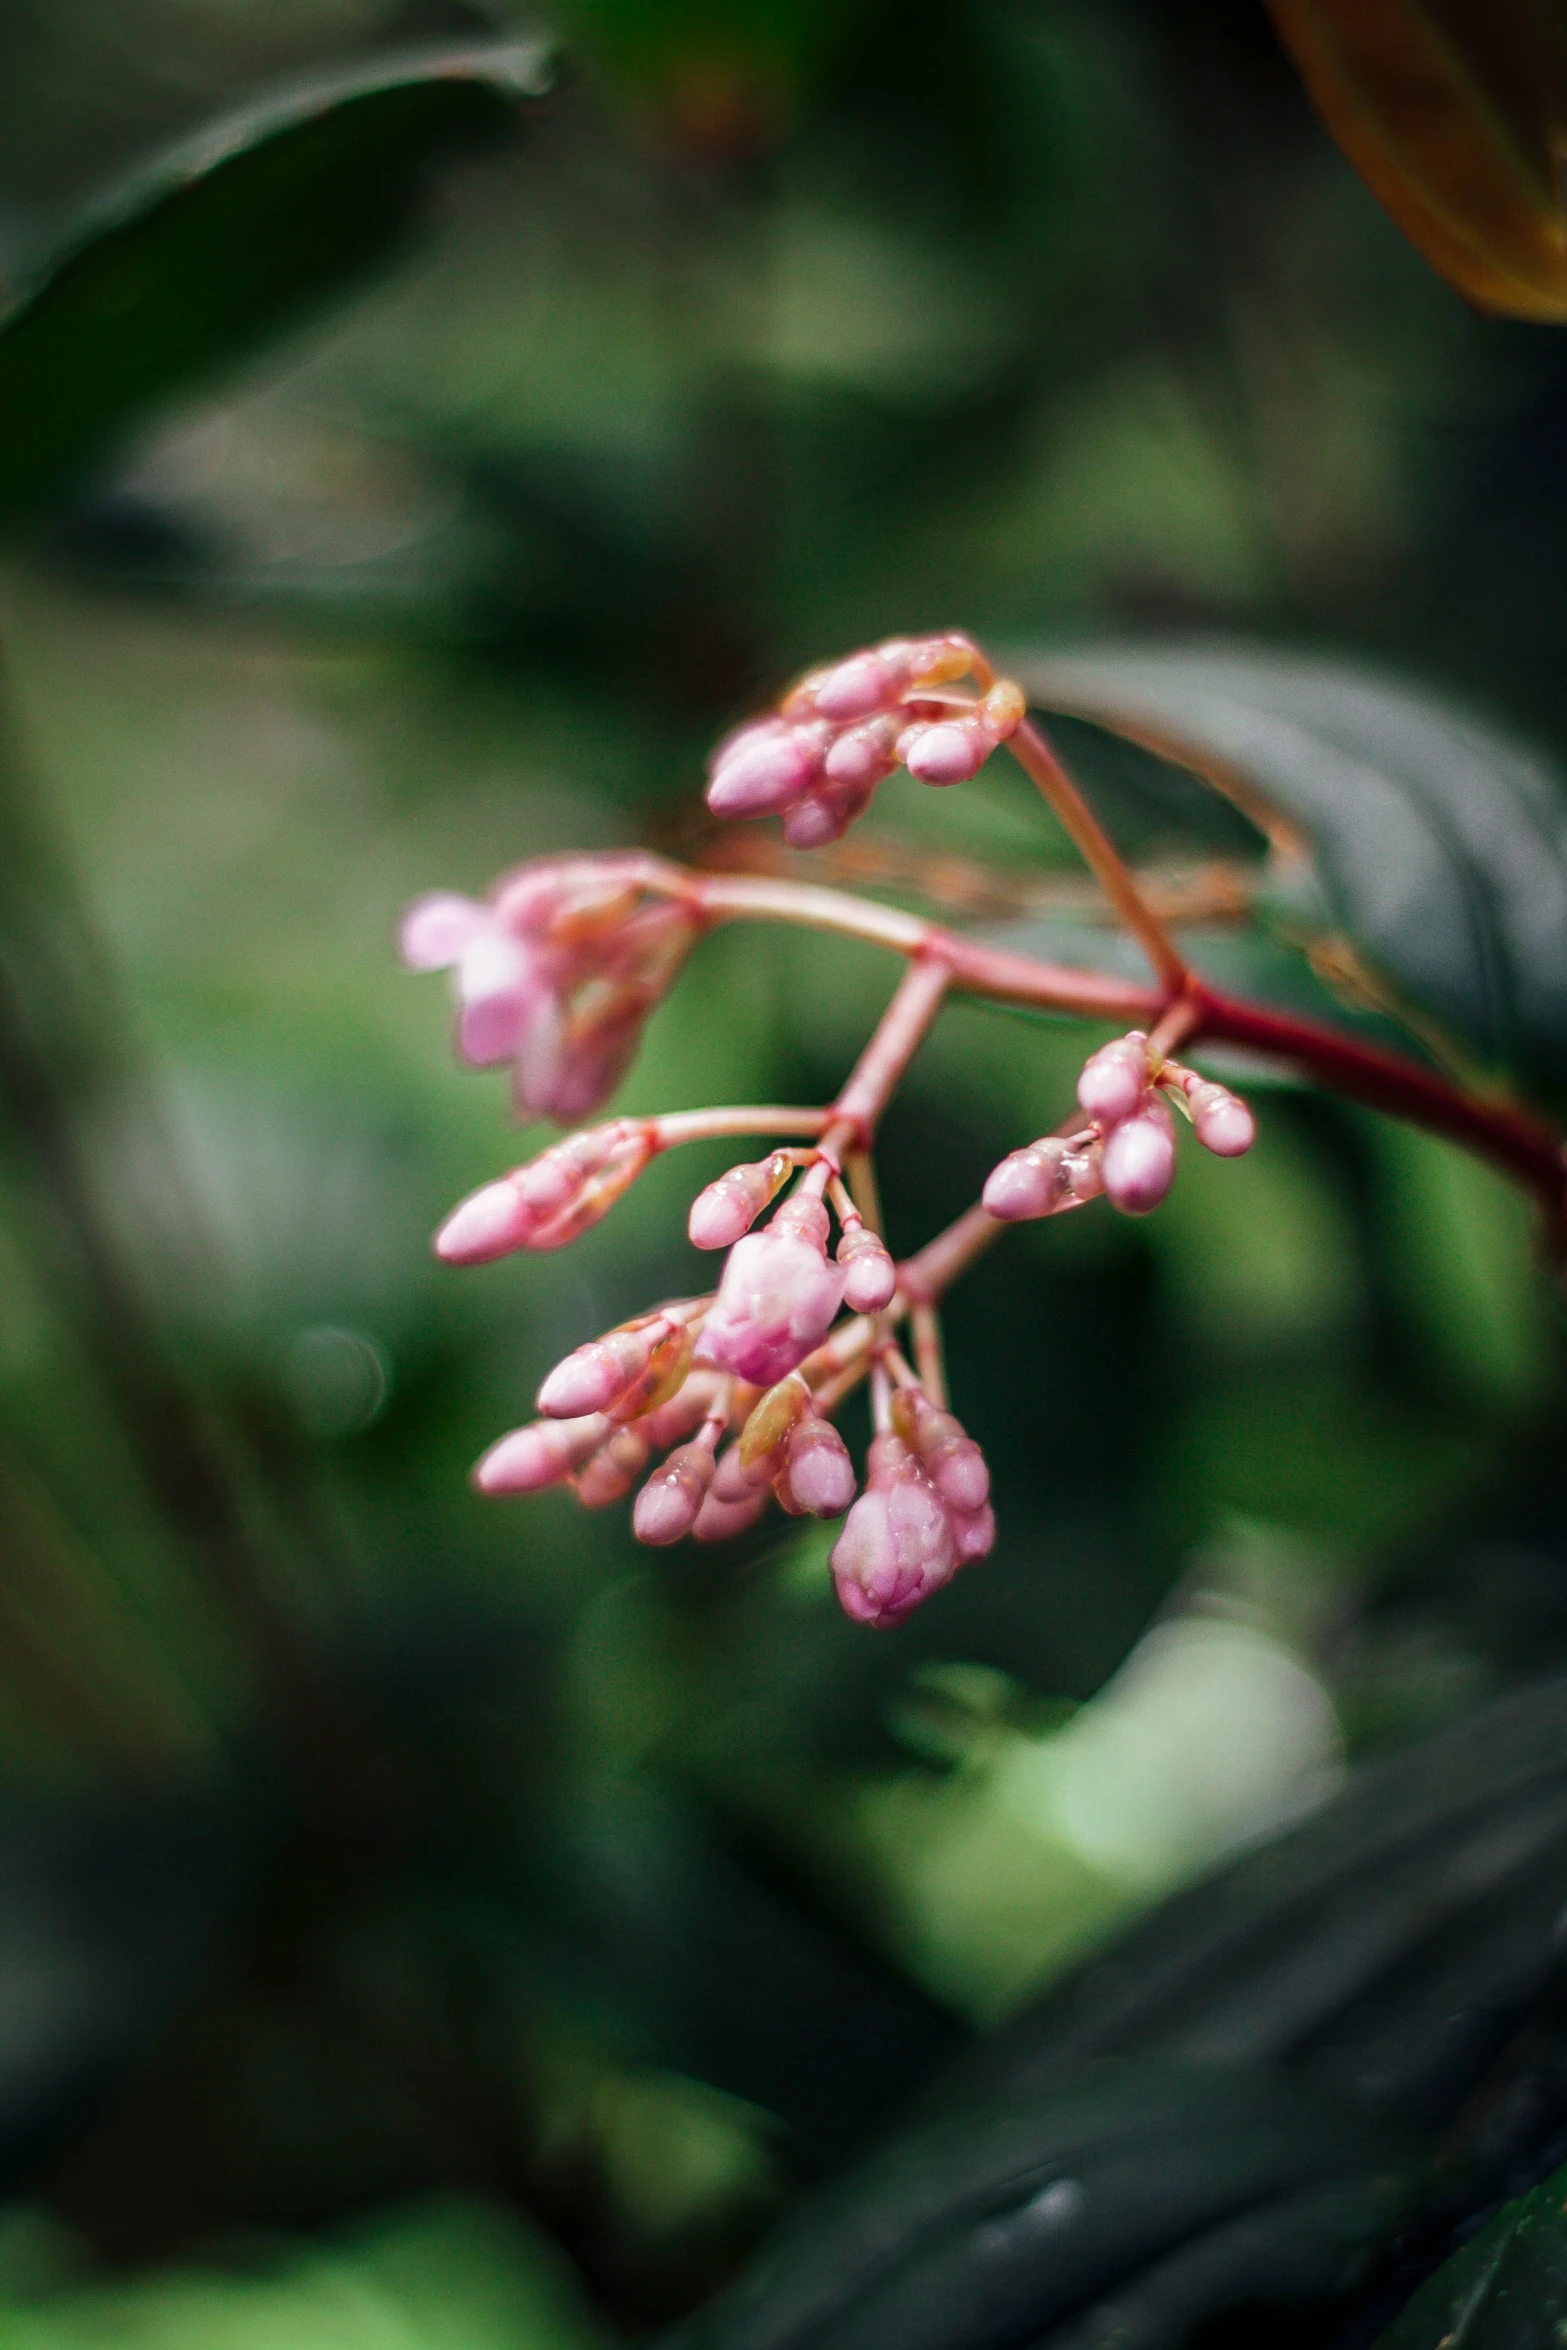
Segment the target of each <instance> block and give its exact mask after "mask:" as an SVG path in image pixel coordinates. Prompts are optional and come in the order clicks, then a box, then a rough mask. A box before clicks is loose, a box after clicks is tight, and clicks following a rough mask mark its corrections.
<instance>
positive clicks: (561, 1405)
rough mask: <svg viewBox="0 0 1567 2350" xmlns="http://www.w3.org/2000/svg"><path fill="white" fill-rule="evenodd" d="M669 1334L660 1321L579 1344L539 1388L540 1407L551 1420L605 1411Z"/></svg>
mask: <svg viewBox="0 0 1567 2350" xmlns="http://www.w3.org/2000/svg"><path fill="white" fill-rule="evenodd" d="M667 1336H668V1331H667V1329H666V1328H665V1327H664V1325H663V1324H661V1323H657V1322H654V1323H650V1324H649V1325H648V1327H647V1328H646V1329H645V1330H611V1331H610V1332H608V1334H607V1335H606V1336H605V1337H603V1338H595V1339H593V1340H592V1341H591V1342H590V1344H588V1345H587V1346H579V1347H578V1348H577V1350H576V1352H575V1353H574V1354H569V1355H567V1356H566V1358H565V1360H564V1362H559V1363H557V1364H556V1365H555V1368H554V1370H553V1371H551V1373H550V1375H549V1377H548V1378H547V1379H546V1380H545V1382H544V1385H543V1386H542V1387H541V1388H540V1389H539V1393H538V1406H539V1409H540V1411H541V1412H543V1413H545V1414H546V1415H547V1416H548V1417H549V1418H550V1419H552V1420H569V1419H572V1418H574V1417H575V1416H576V1415H577V1414H579V1413H581V1412H604V1411H608V1409H609V1407H610V1405H611V1404H612V1403H613V1402H614V1401H615V1399H616V1397H617V1396H620V1395H624V1393H625V1392H626V1389H627V1388H628V1387H630V1386H631V1385H632V1384H633V1382H634V1381H636V1380H638V1379H640V1378H641V1376H642V1374H643V1372H644V1371H645V1370H646V1369H647V1367H648V1364H649V1362H650V1361H651V1360H652V1357H653V1354H654V1351H655V1349H656V1348H657V1347H658V1346H659V1345H660V1344H661V1343H662V1341H663V1340H664V1339H665V1338H666V1337H667Z"/></svg>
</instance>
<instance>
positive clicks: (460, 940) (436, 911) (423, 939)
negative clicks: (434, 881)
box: [397, 889, 495, 971]
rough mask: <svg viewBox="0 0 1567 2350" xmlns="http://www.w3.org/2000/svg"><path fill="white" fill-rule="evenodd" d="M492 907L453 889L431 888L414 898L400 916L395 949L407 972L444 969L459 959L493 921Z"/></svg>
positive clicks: (447, 968)
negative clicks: (400, 927)
mask: <svg viewBox="0 0 1567 2350" xmlns="http://www.w3.org/2000/svg"><path fill="white" fill-rule="evenodd" d="M494 919H495V916H494V912H493V910H492V908H490V907H489V906H486V905H483V904H481V903H480V901H479V900H478V899H477V898H464V897H459V896H458V895H457V893H456V892H455V891H454V890H447V889H434V890H430V891H428V892H427V893H426V895H425V896H424V897H422V898H415V900H414V902H413V904H412V905H411V906H410V907H409V909H408V911H407V913H406V914H405V915H404V916H403V923H402V929H401V931H400V932H399V933H398V942H397V943H398V949H399V952H400V953H401V955H402V959H403V963H404V965H405V966H406V968H407V969H408V970H410V971H446V970H449V969H450V967H451V966H452V964H453V963H457V962H460V961H461V960H462V958H463V956H464V955H465V954H466V953H467V951H468V949H469V948H470V947H471V946H472V945H473V944H474V942H475V941H476V940H477V939H479V938H481V937H482V936H483V934H484V933H485V932H486V931H487V930H488V929H489V928H490V926H491V924H492V923H493V922H494Z"/></svg>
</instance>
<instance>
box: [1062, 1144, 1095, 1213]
mask: <svg viewBox="0 0 1567 2350" xmlns="http://www.w3.org/2000/svg"><path fill="white" fill-rule="evenodd" d="M1061 1171H1062V1173H1063V1175H1064V1176H1065V1177H1066V1189H1067V1197H1068V1198H1069V1199H1070V1200H1072V1201H1073V1202H1075V1203H1076V1205H1078V1206H1079V1207H1081V1206H1082V1204H1083V1202H1084V1201H1085V1200H1091V1199H1099V1198H1100V1197H1101V1196H1102V1195H1103V1192H1104V1187H1105V1171H1104V1145H1103V1143H1099V1142H1094V1143H1090V1144H1089V1146H1088V1148H1087V1150H1082V1151H1069V1152H1068V1153H1067V1156H1066V1158H1065V1159H1064V1160H1063V1161H1062V1168H1061Z"/></svg>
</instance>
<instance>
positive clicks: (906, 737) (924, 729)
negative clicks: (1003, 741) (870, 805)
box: [898, 718, 995, 787]
mask: <svg viewBox="0 0 1567 2350" xmlns="http://www.w3.org/2000/svg"><path fill="white" fill-rule="evenodd" d="M994 749H995V745H994V743H993V742H992V741H991V739H990V737H989V736H988V735H987V734H986V733H985V732H984V731H983V729H982V728H981V727H979V726H977V725H976V724H975V722H974V721H973V719H971V718H944V719H940V720H938V721H937V723H936V724H935V725H934V726H911V727H909V728H908V729H907V730H906V732H905V733H903V734H902V735H900V736H899V738H898V756H899V757H900V758H901V759H902V761H903V764H904V765H905V767H907V769H908V771H909V773H910V774H911V775H912V776H913V777H914V779H915V781H916V782H917V783H929V784H935V785H937V786H938V787H944V786H945V785H947V784H953V783H967V782H968V780H969V777H970V776H971V775H977V774H978V773H979V771H980V769H981V768H982V767H983V766H984V764H985V761H986V760H987V759H988V758H989V757H990V754H991V752H992V751H993V750H994Z"/></svg>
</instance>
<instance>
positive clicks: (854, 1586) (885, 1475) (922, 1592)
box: [832, 1434, 957, 1625]
mask: <svg viewBox="0 0 1567 2350" xmlns="http://www.w3.org/2000/svg"><path fill="white" fill-rule="evenodd" d="M868 1468H869V1478H868V1482H867V1486H866V1490H865V1491H864V1492H863V1493H862V1494H861V1495H860V1498H859V1500H858V1501H857V1502H856V1503H855V1505H854V1507H853V1509H851V1510H850V1512H849V1515H848V1519H847V1521H846V1523H845V1525H844V1529H843V1532H842V1533H841V1534H840V1535H839V1537H838V1539H837V1542H836V1543H835V1544H834V1545H833V1553H832V1573H833V1581H834V1582H835V1583H836V1585H837V1587H838V1597H839V1600H840V1601H841V1603H842V1606H843V1609H844V1613H845V1614H846V1615H850V1616H852V1617H853V1618H854V1619H855V1621H856V1622H857V1623H861V1624H878V1625H883V1624H896V1623H898V1622H899V1621H900V1620H901V1618H903V1617H904V1616H906V1615H908V1613H909V1612H910V1610H911V1609H913V1608H916V1607H918V1606H919V1604H920V1602H921V1600H923V1599H928V1598H929V1597H930V1595H931V1593H932V1592H933V1591H939V1590H940V1588H941V1586H942V1585H943V1584H944V1583H947V1582H950V1581H951V1579H952V1575H953V1573H954V1570H955V1568H956V1566H957V1552H956V1547H955V1545H954V1543H953V1538H952V1526H951V1523H950V1520H949V1517H948V1513H947V1510H946V1508H945V1506H944V1504H943V1503H942V1501H941V1498H940V1496H939V1495H938V1494H937V1492H936V1490H935V1488H934V1486H933V1485H932V1484H931V1483H930V1480H929V1479H928V1478H927V1477H926V1475H925V1474H924V1471H923V1470H922V1469H921V1468H920V1465H919V1463H918V1461H917V1460H916V1459H915V1457H914V1455H913V1453H912V1452H911V1451H910V1450H909V1448H908V1446H907V1445H906V1444H905V1443H904V1442H903V1440H902V1438H901V1437H899V1436H895V1435H890V1434H889V1435H881V1436H877V1437H876V1438H874V1440H873V1441H872V1444H871V1449H870V1459H869V1463H868Z"/></svg>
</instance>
